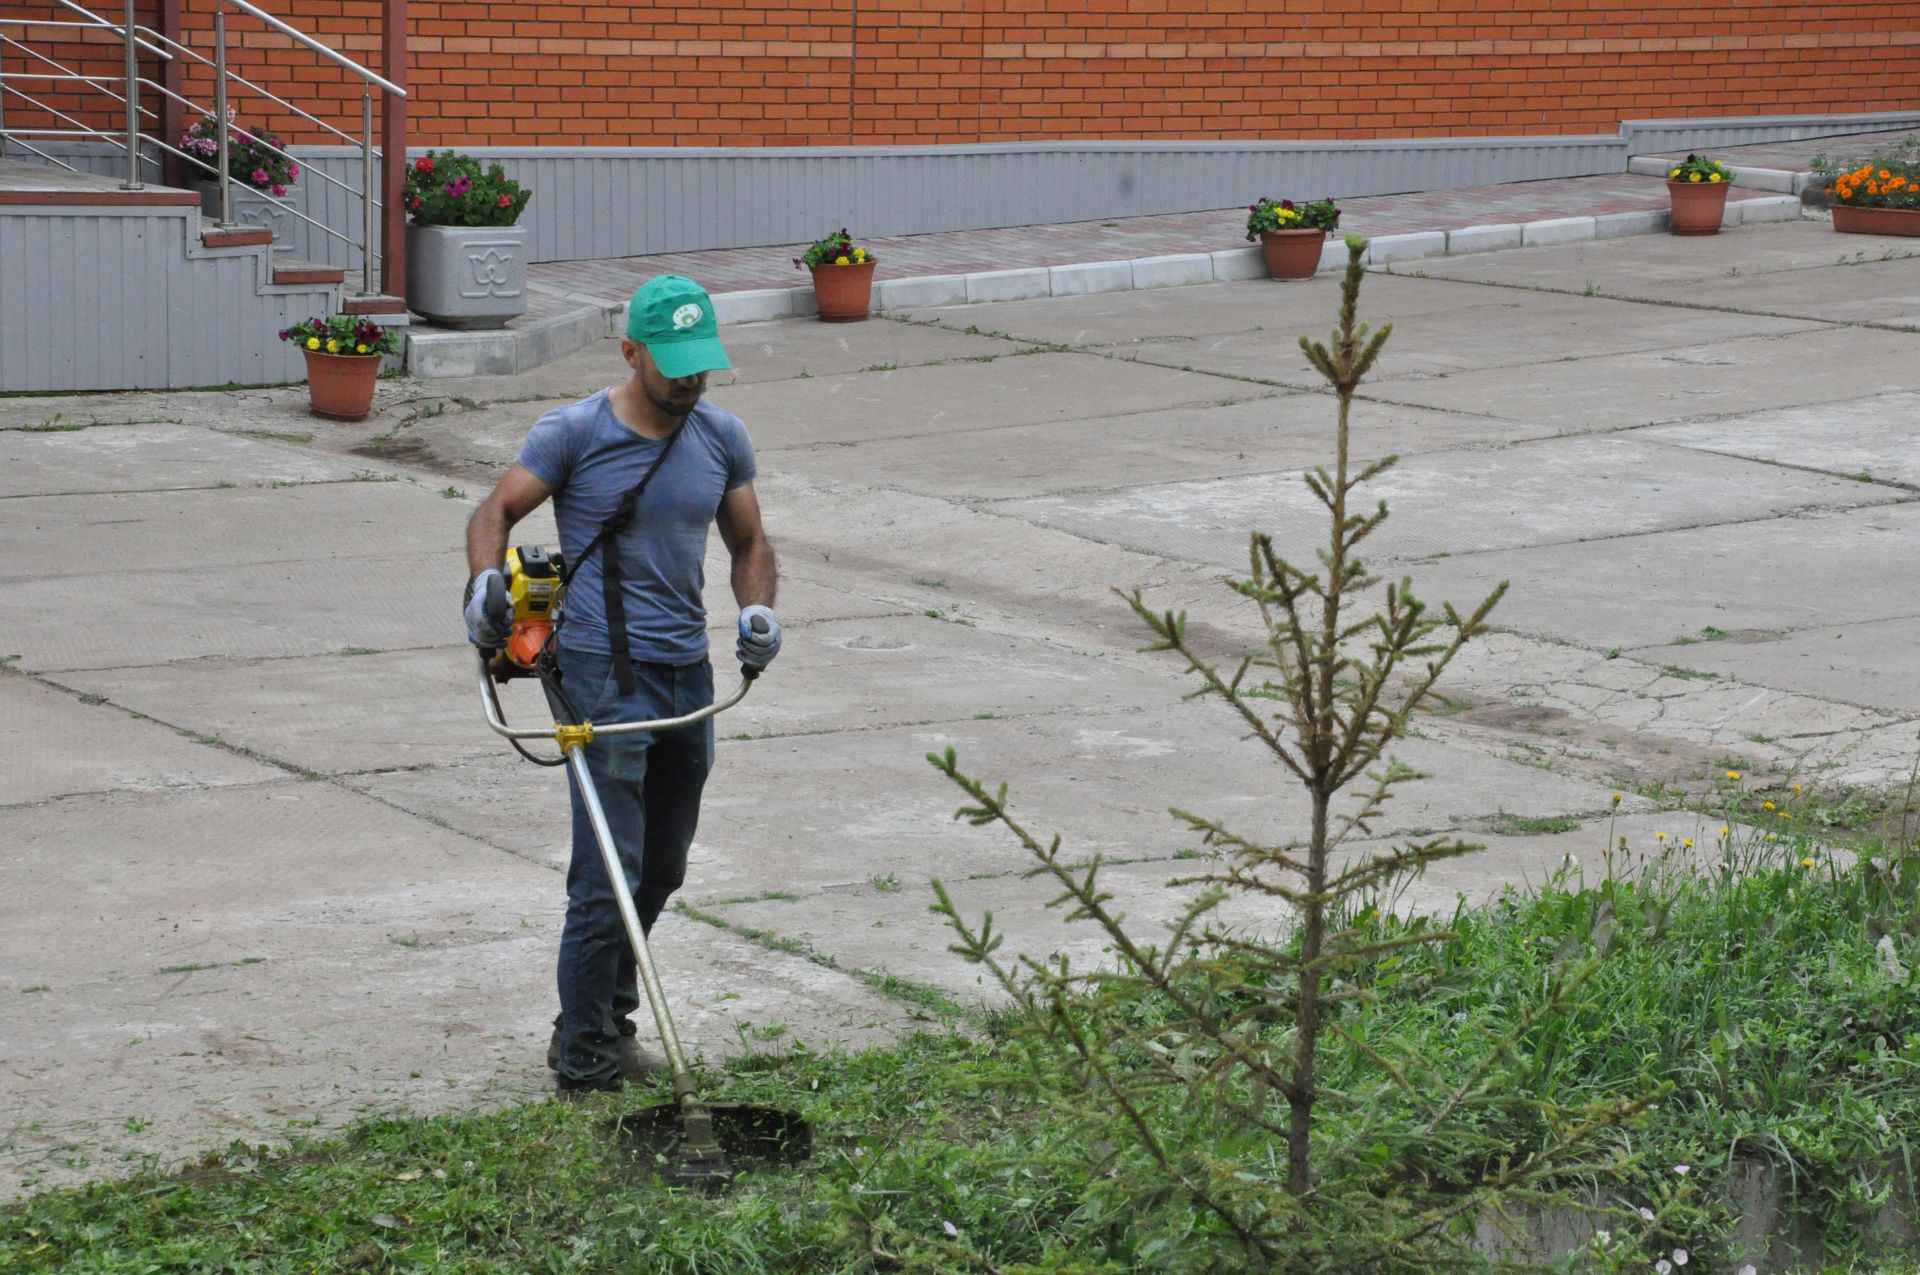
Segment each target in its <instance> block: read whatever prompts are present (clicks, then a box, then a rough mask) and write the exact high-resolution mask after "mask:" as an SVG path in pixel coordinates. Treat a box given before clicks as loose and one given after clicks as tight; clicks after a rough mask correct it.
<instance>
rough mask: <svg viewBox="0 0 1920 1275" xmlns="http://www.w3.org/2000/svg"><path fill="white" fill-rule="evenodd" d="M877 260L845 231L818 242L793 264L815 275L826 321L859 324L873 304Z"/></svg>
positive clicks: (822, 312)
mask: <svg viewBox="0 0 1920 1275" xmlns="http://www.w3.org/2000/svg"><path fill="white" fill-rule="evenodd" d="M874 260H875V258H874V257H873V255H872V254H871V253H869V252H868V251H867V250H866V249H865V248H862V247H860V246H859V245H858V244H856V243H854V242H853V236H852V235H850V234H848V233H847V232H846V230H845V228H842V229H841V231H840V233H839V234H835V235H828V236H827V237H826V238H825V239H820V240H816V241H815V242H814V244H813V246H812V247H811V248H808V249H807V250H806V252H804V253H802V254H801V255H800V256H798V257H795V258H794V259H793V264H794V266H795V268H796V269H805V270H811V271H812V272H813V295H814V297H815V299H816V300H818V301H819V303H820V318H821V320H822V321H823V322H826V323H858V322H859V321H860V320H862V319H864V318H866V317H867V312H868V310H870V309H871V308H872V305H873V263H874Z"/></svg>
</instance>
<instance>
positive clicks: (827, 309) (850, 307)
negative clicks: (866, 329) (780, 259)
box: [813, 261, 873, 323]
mask: <svg viewBox="0 0 1920 1275" xmlns="http://www.w3.org/2000/svg"><path fill="white" fill-rule="evenodd" d="M813 295H814V297H815V299H817V300H818V301H819V303H820V321H821V322H823V323H858V322H860V321H861V320H862V319H864V318H866V317H867V311H868V310H869V309H871V308H872V305H873V262H871V261H863V262H861V263H860V264H859V265H853V266H815V267H813Z"/></svg>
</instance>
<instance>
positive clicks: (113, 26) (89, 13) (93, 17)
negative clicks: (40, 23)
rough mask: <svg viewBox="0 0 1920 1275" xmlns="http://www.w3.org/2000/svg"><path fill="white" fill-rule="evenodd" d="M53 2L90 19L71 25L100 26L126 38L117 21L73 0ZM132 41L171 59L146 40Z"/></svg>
mask: <svg viewBox="0 0 1920 1275" xmlns="http://www.w3.org/2000/svg"><path fill="white" fill-rule="evenodd" d="M54 3H55V4H58V5H63V6H65V7H66V8H69V9H71V10H73V11H74V12H75V13H77V14H79V15H80V16H81V17H83V18H88V19H90V21H88V22H76V23H74V24H73V25H75V26H82V27H84V26H97V27H102V28H104V29H106V30H108V31H111V32H113V33H114V34H115V35H117V36H119V37H120V38H121V39H123V40H124V39H126V36H127V33H126V31H125V30H124V29H122V28H121V26H120V25H119V24H118V23H116V22H109V21H108V20H107V19H105V18H103V17H101V16H100V15H99V14H97V13H95V12H94V11H93V10H91V9H88V8H86V7H84V6H82V5H78V4H75V3H74V0H54ZM134 42H135V43H136V44H138V45H139V46H140V47H141V48H143V49H145V50H146V51H147V52H149V53H151V54H153V56H155V57H157V58H159V59H160V60H161V61H162V62H171V61H173V58H172V57H171V56H170V55H169V54H168V53H167V51H166V50H165V49H156V48H154V47H153V46H152V45H151V44H148V43H147V42H146V41H144V40H140V39H138V38H136V39H135V41H134Z"/></svg>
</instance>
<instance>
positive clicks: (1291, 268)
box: [1260, 230, 1327, 279]
mask: <svg viewBox="0 0 1920 1275" xmlns="http://www.w3.org/2000/svg"><path fill="white" fill-rule="evenodd" d="M1326 246H1327V232H1326V231H1324V230H1263V231H1261V232H1260V251H1261V252H1262V253H1263V254H1264V255H1265V256H1266V258H1267V274H1268V275H1269V276H1271V277H1272V278H1275V279H1311V278H1313V276H1314V274H1315V273H1317V272H1318V271H1319V269H1320V254H1321V252H1322V251H1323V250H1324V249H1325V248H1326Z"/></svg>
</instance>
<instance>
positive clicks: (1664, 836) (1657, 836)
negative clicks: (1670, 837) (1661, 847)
mask: <svg viewBox="0 0 1920 1275" xmlns="http://www.w3.org/2000/svg"><path fill="white" fill-rule="evenodd" d="M1653 839H1654V840H1655V841H1665V840H1666V839H1667V834H1666V833H1664V832H1656V833H1654V834H1653Z"/></svg>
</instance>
